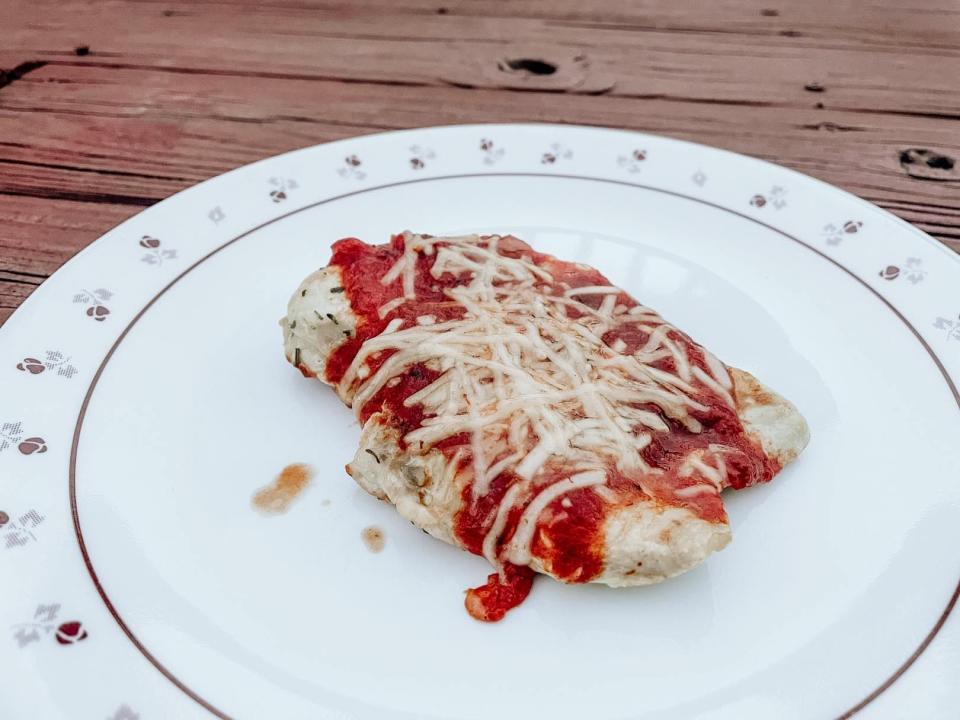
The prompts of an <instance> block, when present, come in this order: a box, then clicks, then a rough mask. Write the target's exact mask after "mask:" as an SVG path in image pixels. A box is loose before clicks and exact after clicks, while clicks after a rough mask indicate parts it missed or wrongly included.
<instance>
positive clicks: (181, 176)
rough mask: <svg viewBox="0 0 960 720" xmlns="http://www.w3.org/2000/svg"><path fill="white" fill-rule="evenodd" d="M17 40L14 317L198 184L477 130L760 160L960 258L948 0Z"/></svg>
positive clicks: (388, 6)
mask: <svg viewBox="0 0 960 720" xmlns="http://www.w3.org/2000/svg"><path fill="white" fill-rule="evenodd" d="M0 27H2V28H3V29H4V34H3V40H4V42H3V47H2V48H0V70H2V71H3V72H2V73H0V227H3V228H4V232H3V233H0V321H2V319H3V318H4V317H5V316H6V314H7V313H8V312H9V310H10V308H12V307H13V306H14V305H15V304H16V303H18V302H19V301H20V300H21V299H22V298H23V297H24V296H25V294H26V293H28V292H29V291H30V289H31V288H32V287H34V284H35V281H38V280H39V279H41V278H42V277H43V276H45V275H47V274H49V273H50V272H52V271H53V270H54V269H55V268H56V267H57V266H59V264H61V263H62V262H63V261H64V260H65V259H67V257H69V256H70V255H71V254H72V253H73V252H75V251H76V250H77V249H79V248H81V247H83V245H85V244H86V243H88V242H90V241H92V240H93V239H95V238H96V237H97V236H98V235H99V234H101V233H102V232H103V231H105V230H106V229H108V228H109V227H111V226H112V225H114V224H116V222H119V221H120V220H122V219H123V218H125V217H127V216H128V215H130V214H132V213H134V212H137V211H138V210H139V209H140V208H142V207H144V206H146V205H148V204H150V203H152V202H155V201H156V200H159V199H161V198H163V197H166V196H167V195H169V194H171V193H173V192H175V191H177V190H179V189H182V188H183V187H186V186H189V185H191V184H193V183H195V182H197V181H199V180H202V179H204V178H206V177H209V176H211V175H215V174H217V173H219V172H222V171H224V170H227V169H230V168H232V167H235V166H237V165H240V164H243V163H246V162H249V161H252V160H256V159H259V158H260V157H264V156H268V155H271V154H275V153H278V152H283V151H286V150H289V149H293V148H296V147H301V146H304V145H309V144H313V143H317V142H325V141H328V140H333V139H338V138H341V137H348V136H353V135H358V134H364V133H368V132H374V131H376V130H378V129H383V128H400V127H415V126H423V125H433V124H446V123H457V122H497V121H522V120H534V121H560V122H577V123H588V124H596V125H603V126H610V127H625V128H632V129H638V130H645V131H650V132H658V133H662V134H667V135H671V136H674V137H679V138H683V139H688V140H695V141H699V142H704V143H707V144H711V145H716V146H719V147H725V148H728V149H731V150H736V151H739V152H745V153H747V154H752V155H756V156H759V157H763V158H765V159H769V160H772V161H774V162H779V163H782V164H784V165H787V166H789V167H793V168H796V169H798V170H801V171H803V172H807V173H810V174H812V175H814V176H817V177H820V178H822V179H824V180H827V181H828V182H832V183H834V184H837V185H839V186H841V187H844V188H845V189H848V190H851V191H852V192H855V193H857V194H859V195H861V196H862V197H865V198H867V199H869V200H872V201H874V202H876V203H878V204H879V205H881V206H883V207H886V208H887V209H889V210H891V211H892V212H894V213H896V214H898V215H900V216H901V217H904V218H905V219H907V220H909V221H911V222H914V223H915V224H917V225H918V226H919V227H921V228H922V229H924V230H926V231H928V232H930V233H931V234H933V235H934V236H936V237H939V238H940V239H942V240H943V241H944V242H946V243H948V244H950V245H952V246H953V247H955V248H957V249H960V210H958V204H960V201H958V194H960V169H958V167H957V163H956V160H955V158H958V157H960V132H958V119H960V96H958V95H957V93H956V78H957V77H960V6H957V5H956V3H953V2H947V1H946V0H920V1H919V2H917V3H909V4H903V3H898V2H894V0H879V1H878V2H874V3H872V4H871V5H870V6H869V7H868V8H867V7H864V6H863V5H862V4H856V3H828V2H826V1H825V0H817V1H815V2H810V3H786V2H783V1H782V0H769V1H768V2H766V3H764V4H762V5H758V4H756V3H752V2H748V1H747V0H718V2H715V3H707V4H700V5H698V6H697V7H696V8H695V11H694V10H692V9H691V6H689V4H685V3H668V2H663V1H656V0H641V1H633V0H602V1H595V2H591V3H583V2H582V1H578V0H511V2H499V1H498V0H436V1H435V2H434V1H428V0H389V1H388V0H365V1H363V2H345V1H341V2H333V1H326V0H316V1H312V0H268V1H267V2H264V3H257V4H251V3H247V2H243V1H242V0H215V1H211V2H207V1H192V2H184V1H169V2H168V1H166V0H163V1H161V0H140V1H137V2H123V3H120V2H106V3H105V2H93V1H92V0H90V1H87V2H79V1H77V0H73V1H68V2H54V1H53V0H32V1H30V2H27V1H26V0H10V1H8V2H6V3H0ZM523 60H535V61H540V62H542V63H546V64H547V67H550V66H552V67H553V68H555V70H554V72H552V73H547V74H539V75H538V74H536V73H531V72H530V71H529V68H530V67H531V66H530V64H529V63H524V62H519V63H518V62H517V61H523ZM540 69H541V70H542V67H540ZM931 157H939V158H940V159H938V160H936V162H927V159H929V158H931ZM904 160H906V161H910V160H912V162H906V161H904ZM951 162H952V163H953V166H952V167H950V163H951Z"/></svg>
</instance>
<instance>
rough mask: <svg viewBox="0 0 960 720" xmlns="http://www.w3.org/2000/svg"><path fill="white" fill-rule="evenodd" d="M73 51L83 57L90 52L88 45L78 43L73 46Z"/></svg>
mask: <svg viewBox="0 0 960 720" xmlns="http://www.w3.org/2000/svg"><path fill="white" fill-rule="evenodd" d="M73 52H74V54H75V55H77V56H78V57H85V56H86V55H89V54H90V46H89V45H78V46H77V47H75V48H74V49H73Z"/></svg>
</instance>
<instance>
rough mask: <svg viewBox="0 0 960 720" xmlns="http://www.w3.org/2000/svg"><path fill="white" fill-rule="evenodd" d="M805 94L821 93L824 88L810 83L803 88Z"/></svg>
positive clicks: (816, 83)
mask: <svg viewBox="0 0 960 720" xmlns="http://www.w3.org/2000/svg"><path fill="white" fill-rule="evenodd" d="M803 89H804V90H806V91H807V92H823V91H824V90H826V88H825V87H824V86H823V85H821V84H820V83H818V82H810V83H807V84H806V85H804V86H803Z"/></svg>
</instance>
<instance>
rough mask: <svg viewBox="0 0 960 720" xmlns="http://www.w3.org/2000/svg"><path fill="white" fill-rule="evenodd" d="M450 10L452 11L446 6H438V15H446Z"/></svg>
mask: <svg viewBox="0 0 960 720" xmlns="http://www.w3.org/2000/svg"><path fill="white" fill-rule="evenodd" d="M448 12H450V11H449V10H447V9H446V8H445V7H438V8H437V15H446V14H447V13H448Z"/></svg>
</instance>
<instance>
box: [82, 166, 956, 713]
mask: <svg viewBox="0 0 960 720" xmlns="http://www.w3.org/2000/svg"><path fill="white" fill-rule="evenodd" d="M482 177H536V178H544V179H548V178H560V179H566V180H586V181H593V182H602V183H607V184H611V185H622V186H625V187H633V188H639V189H641V190H650V191H652V192H659V193H663V194H665V195H672V196H674V197H678V198H682V199H684V200H691V201H693V202H696V203H700V204H701V205H707V206H709V207H713V208H716V209H717V210H722V211H724V212H728V213H731V214H732V215H737V216H739V217H741V218H743V219H745V220H749V221H750V222H753V223H756V224H758V225H762V226H763V227H765V228H767V229H768V230H772V231H773V232H775V233H777V234H778V235H782V236H783V237H785V238H787V239H789V240H792V241H794V242H795V243H797V244H799V245H801V246H803V247H805V248H807V249H808V250H811V251H812V252H814V253H816V254H817V255H819V256H820V257H822V258H823V259H824V260H826V261H827V262H829V263H830V264H832V265H834V266H835V267H837V268H839V269H840V270H842V271H843V272H845V273H846V274H847V275H849V276H850V277H852V278H853V279H854V280H856V281H857V282H858V283H860V284H861V285H862V286H863V287H865V288H866V289H867V290H869V291H870V292H871V293H872V294H873V295H874V296H875V297H877V298H878V299H879V300H880V301H881V302H882V303H883V304H884V305H886V306H887V308H888V309H889V310H890V311H891V312H893V313H894V315H896V316H897V317H898V318H899V319H900V321H901V322H902V323H903V324H904V325H906V326H907V328H908V329H909V330H910V332H911V333H913V335H914V337H916V339H917V341H918V342H919V343H920V344H921V345H922V346H923V349H924V350H926V351H927V353H928V354H929V355H930V358H931V359H932V360H933V362H934V364H935V365H936V366H937V369H938V370H939V371H940V374H941V375H942V376H943V378H944V380H945V381H946V383H947V386H948V387H949V388H950V391H951V392H952V393H953V398H954V400H956V402H957V407H958V409H960V391H958V389H957V386H956V385H955V384H954V382H953V379H952V378H951V377H950V375H949V374H948V373H947V370H946V368H945V367H944V365H943V363H942V362H941V361H940V358H939V357H937V355H936V353H935V352H933V349H932V348H931V347H930V345H929V344H928V343H927V341H926V340H924V339H923V336H921V335H920V333H919V332H918V331H917V329H916V328H915V327H914V326H913V325H911V324H910V321H908V320H907V318H906V317H904V316H903V314H902V313H901V312H900V311H899V310H897V308H896V307H894V306H893V305H892V304H891V303H890V301H889V300H887V299H886V298H885V297H883V296H882V295H881V294H880V293H878V292H877V291H876V290H875V289H874V288H872V287H871V286H870V285H868V284H867V283H866V282H865V281H864V280H863V279H862V278H860V277H858V276H857V275H855V274H854V273H853V272H851V271H850V270H848V269H847V268H846V267H844V266H843V265H841V264H840V263H839V262H837V261H836V260H834V259H833V258H831V257H830V256H828V255H826V254H825V253H823V252H822V251H820V250H818V249H817V248H815V247H813V246H812V245H809V244H807V243H805V242H804V241H803V240H800V239H799V238H797V237H794V236H793V235H790V234H789V233H786V232H784V231H783V230H780V229H779V228H776V227H774V226H773V225H770V224H768V223H765V222H763V221H762V220H758V219H756V218H753V217H750V216H749V215H747V214H746V213H743V212H740V211H739V210H732V209H731V208H727V207H724V206H722V205H718V204H716V203H713V202H710V201H709V200H703V199H701V198H697V197H693V196H691V195H685V194H684V193H680V192H676V191H673V190H665V189H663V188H658V187H653V186H651V185H643V184H641V183H633V182H627V181H625V180H613V179H610V178H600V177H590V176H585V175H568V174H561V173H535V172H494V173H463V174H458V175H440V176H435V177H425V178H415V179H413V180H401V181H398V182H393V183H386V184H384V185H377V186H374V187H368V188H361V189H358V190H353V191H351V192H348V193H343V194H341V195H335V196H333V197H329V198H326V199H324V200H318V201H317V202H315V203H311V204H309V205H304V206H303V207H300V208H297V209H295V210H291V211H290V212H287V213H284V214H283V215H278V216H277V217H275V218H272V219H270V220H267V221H266V222H263V223H261V224H259V225H257V226H256V227H253V228H250V229H249V230H246V231H244V232H243V233H241V234H239V235H236V236H234V237H233V238H231V239H230V240H227V241H226V242H225V243H223V244H222V245H220V246H218V247H217V248H215V249H213V250H211V251H210V252H209V253H207V254H206V255H204V256H203V257H201V258H200V259H199V260H197V261H196V262H194V263H193V264H192V265H190V266H189V267H188V268H186V269H185V270H184V271H183V272H181V273H180V274H179V275H177V276H176V277H175V278H174V279H173V280H171V281H170V282H169V283H167V285H165V286H164V287H163V288H162V289H161V290H160V292H158V293H157V294H156V295H154V296H153V298H151V300H150V302H148V303H147V304H146V305H144V307H143V309H141V310H140V312H138V313H137V314H136V315H134V317H133V319H132V320H131V321H130V322H129V324H128V325H127V326H126V327H125V328H124V329H123V332H121V333H120V335H119V336H118V337H117V339H116V340H115V341H114V343H113V345H112V346H111V347H110V350H109V351H107V354H106V356H104V358H103V362H101V363H100V366H99V367H98V368H97V372H96V373H95V374H94V376H93V379H92V380H91V381H90V386H89V387H88V388H87V392H86V394H85V395H84V398H83V403H82V404H81V406H80V412H79V414H78V415H77V423H76V426H75V428H74V433H73V442H72V444H71V446H70V470H69V474H70V486H69V487H70V509H71V513H72V515H73V528H74V532H75V533H76V536H77V543H78V544H79V547H80V554H81V555H82V556H83V562H84V564H85V565H86V567H87V572H89V573H90V579H91V580H92V581H93V585H94V587H95V588H96V590H97V592H98V593H99V595H100V597H101V599H102V600H103V602H104V604H105V605H106V607H107V610H108V611H109V612H110V614H111V615H112V616H113V619H114V620H116V622H117V624H118V625H119V626H120V629H121V630H123V632H124V634H125V635H126V636H127V637H128V638H129V639H130V642H132V643H133V644H134V646H135V647H136V648H137V650H139V651H140V652H141V653H142V654H143V656H144V657H145V658H146V659H147V660H149V661H150V663H151V664H152V665H153V666H154V667H155V668H157V670H159V671H160V672H161V673H162V674H163V675H164V677H166V678H167V679H168V680H169V681H170V682H172V683H173V684H174V685H176V686H177V687H178V688H179V689H180V690H181V691H183V692H184V693H185V694H186V695H187V696H188V697H190V698H191V699H192V700H194V701H195V702H196V703H198V704H199V705H200V706H201V707H203V708H204V709H206V710H208V711H209V712H210V713H212V714H213V715H215V716H216V717H218V718H221V719H222V720H231V718H230V716H229V715H227V714H226V713H224V712H223V711H221V710H219V709H217V708H216V707H215V706H214V705H212V704H211V703H210V702H208V701H207V700H204V699H203V698H202V697H201V696H200V695H198V694H197V693H196V692H194V691H193V690H191V689H190V688H189V687H187V686H186V685H185V684H184V683H183V681H181V680H180V679H179V678H177V677H176V676H175V675H174V674H173V673H172V672H171V671H170V670H168V669H167V668H166V667H165V666H164V665H163V663H161V662H160V661H159V660H158V659H157V658H156V657H155V656H154V655H153V654H152V653H151V652H150V651H149V650H148V649H147V648H146V647H145V646H144V645H143V643H142V642H140V640H139V638H137V636H136V635H134V633H133V631H132V630H131V629H130V628H129V627H128V626H127V624H126V623H125V622H124V620H123V618H121V617H120V614H119V613H118V612H117V609H116V608H115V607H114V605H113V603H112V602H111V600H110V598H109V597H108V596H107V593H106V591H105V590H104V588H103V585H102V584H101V583H100V579H99V577H98V576H97V572H96V570H95V569H94V567H93V561H92V560H91V559H90V554H89V553H88V552H87V545H86V543H85V542H84V539H83V531H82V529H81V527H80V513H79V511H78V509H77V493H76V488H77V455H78V450H79V446H80V432H81V430H82V429H83V421H84V418H85V417H86V414H87V408H88V406H89V405H90V398H91V397H93V391H94V389H95V388H96V386H97V383H98V382H99V381H100V377H101V375H102V374H103V371H104V369H105V368H106V366H107V363H108V362H110V358H112V357H113V354H114V352H116V350H117V348H118V347H119V346H120V343H122V342H123V340H124V338H125V337H126V336H127V333H129V332H130V330H131V329H132V328H133V326H134V325H136V324H137V322H138V321H139V320H140V318H142V317H143V316H144V314H145V313H146V312H147V311H148V310H149V309H150V308H151V307H152V306H153V305H154V303H156V302H157V300H159V299H160V298H161V297H163V295H165V294H166V292H167V291H168V290H170V288H172V287H173V286H174V285H176V284H177V283H178V282H179V281H180V280H182V279H183V278H184V277H185V276H186V275H187V274H188V273H190V272H192V271H193V270H194V269H196V268H197V267H198V266H199V265H201V264H202V263H204V262H206V261H207V260H209V259H210V258H212V257H213V256H214V255H216V254H217V253H219V252H220V251H221V250H223V249H224V248H227V247H229V246H230V245H233V244H234V243H235V242H237V241H238V240H242V239H243V238H245V237H247V236H248V235H252V234H253V233H255V232H257V231H258V230H262V229H263V228H265V227H267V226H269V225H272V224H274V223H276V222H279V221H280V220H284V219H286V218H288V217H291V216H293V215H296V214H298V213H301V212H304V211H305V210H311V209H313V208H316V207H319V206H321V205H326V204H327V203H331V202H335V201H337V200H343V199H344V198H348V197H353V196H354V195H361V194H363V193H368V192H373V191H375V190H384V189H387V188H392V187H399V186H402V185H414V184H418V183H424V182H435V181H438V180H459V179H465V178H482ZM958 598H960V581H958V583H957V586H956V588H955V589H954V591H953V594H952V595H951V596H950V599H949V600H948V602H947V605H946V607H945V608H944V610H943V612H942V613H941V614H940V617H939V619H938V620H937V622H936V624H934V626H933V628H932V629H931V630H930V632H928V633H927V635H926V636H925V637H924V639H923V641H922V642H921V643H920V645H919V646H918V647H917V649H916V650H914V651H913V653H912V654H911V655H910V657H908V658H907V659H906V660H905V661H904V662H903V663H902V664H901V665H900V667H898V668H897V670H896V671H895V672H894V673H893V674H892V675H890V677H888V678H887V679H886V680H884V681H883V682H882V683H881V684H880V685H879V687H877V688H876V689H875V690H874V691H873V692H871V693H870V694H869V695H867V696H866V697H865V698H864V699H863V700H861V701H860V702H858V703H857V704H856V705H854V706H853V707H851V708H850V709H849V710H846V711H845V712H843V713H842V714H841V715H839V716H837V720H848V719H849V718H851V717H853V716H854V715H855V714H856V713H858V712H860V711H861V710H862V709H863V708H865V707H866V706H867V705H869V704H870V703H871V702H873V701H874V700H875V699H876V698H877V697H878V696H879V695H881V694H882V693H883V692H884V691H885V690H886V689H887V688H889V687H890V686H891V685H893V683H895V682H896V681H897V680H898V679H899V678H900V676H901V675H903V674H904V673H905V672H906V671H907V670H908V669H909V668H910V666H911V665H913V663H914V662H916V660H917V658H918V657H920V655H921V654H922V653H923V651H924V650H926V649H927V646H928V645H930V643H931V641H932V640H933V638H934V637H935V636H936V634H937V633H938V632H940V629H941V628H942V627H943V625H944V623H945V622H946V621H947V617H949V615H950V613H951V611H952V610H953V608H954V607H955V606H956V604H957V600H958Z"/></svg>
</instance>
